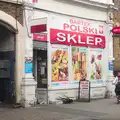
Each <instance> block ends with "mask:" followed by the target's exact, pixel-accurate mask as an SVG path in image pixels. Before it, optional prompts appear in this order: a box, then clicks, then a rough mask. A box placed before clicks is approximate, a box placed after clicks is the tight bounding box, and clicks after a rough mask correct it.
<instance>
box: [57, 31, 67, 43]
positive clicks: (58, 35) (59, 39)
mask: <svg viewBox="0 0 120 120" xmlns="http://www.w3.org/2000/svg"><path fill="white" fill-rule="evenodd" d="M57 40H58V41H60V42H64V41H66V38H65V34H64V33H61V32H60V33H58V34H57Z"/></svg>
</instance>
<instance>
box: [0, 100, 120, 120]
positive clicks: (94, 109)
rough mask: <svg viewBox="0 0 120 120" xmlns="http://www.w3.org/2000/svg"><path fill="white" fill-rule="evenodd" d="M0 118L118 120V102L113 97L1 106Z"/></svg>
mask: <svg viewBox="0 0 120 120" xmlns="http://www.w3.org/2000/svg"><path fill="white" fill-rule="evenodd" d="M0 120H120V104H119V105H118V104H116V99H115V98H114V99H101V100H93V101H91V102H90V103H84V102H76V103H73V104H60V105H54V104H50V105H36V106H35V107H32V108H18V109H14V108H11V107H8V106H7V107H6V106H1V107H0Z"/></svg>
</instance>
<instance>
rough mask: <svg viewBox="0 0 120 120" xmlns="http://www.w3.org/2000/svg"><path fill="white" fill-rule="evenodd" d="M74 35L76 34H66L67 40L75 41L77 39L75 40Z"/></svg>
mask: <svg viewBox="0 0 120 120" xmlns="http://www.w3.org/2000/svg"><path fill="white" fill-rule="evenodd" d="M75 37H76V35H70V34H68V35H67V40H68V42H70V41H71V40H72V41H73V42H74V43H77V41H76V40H75Z"/></svg>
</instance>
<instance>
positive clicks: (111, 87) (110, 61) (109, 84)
mask: <svg viewBox="0 0 120 120" xmlns="http://www.w3.org/2000/svg"><path fill="white" fill-rule="evenodd" d="M112 28H113V25H112V24H108V32H109V34H108V80H107V82H106V85H107V97H108V98H111V97H114V96H115V92H114V88H115V86H114V85H112V82H113V80H114V75H113V69H110V67H109V65H112V64H113V60H114V58H113V38H112V32H110V31H111V30H112Z"/></svg>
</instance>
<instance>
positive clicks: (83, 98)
mask: <svg viewBox="0 0 120 120" xmlns="http://www.w3.org/2000/svg"><path fill="white" fill-rule="evenodd" d="M90 89H91V87H90V81H89V80H80V81H79V90H78V101H79V102H90Z"/></svg>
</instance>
